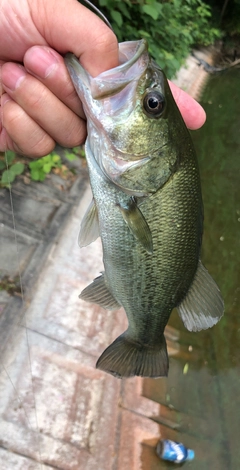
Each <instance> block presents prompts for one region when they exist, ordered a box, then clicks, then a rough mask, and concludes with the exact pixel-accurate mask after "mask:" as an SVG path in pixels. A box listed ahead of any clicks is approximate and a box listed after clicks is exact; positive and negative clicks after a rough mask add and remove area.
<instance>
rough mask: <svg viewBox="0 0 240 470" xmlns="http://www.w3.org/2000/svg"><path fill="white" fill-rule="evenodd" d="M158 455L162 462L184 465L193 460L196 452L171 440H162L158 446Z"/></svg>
mask: <svg viewBox="0 0 240 470" xmlns="http://www.w3.org/2000/svg"><path fill="white" fill-rule="evenodd" d="M156 451H157V455H158V456H159V457H160V458H161V459H162V460H169V461H170V462H174V463H182V462H186V461H187V460H188V461H189V460H193V459H194V457H195V453H194V450H192V449H188V448H187V447H185V446H184V445H183V444H182V443H181V442H174V441H171V440H169V439H162V440H161V441H159V442H158V444H157V448H156Z"/></svg>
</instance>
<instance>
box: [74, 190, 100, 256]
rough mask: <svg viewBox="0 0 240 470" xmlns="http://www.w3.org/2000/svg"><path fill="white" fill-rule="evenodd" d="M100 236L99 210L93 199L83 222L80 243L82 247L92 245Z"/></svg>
mask: <svg viewBox="0 0 240 470" xmlns="http://www.w3.org/2000/svg"><path fill="white" fill-rule="evenodd" d="M99 236H100V233H99V225H98V211H97V207H96V204H95V202H94V199H92V201H91V203H90V205H89V207H88V209H87V211H86V214H85V215H84V217H83V219H82V223H81V228H80V233H79V237H78V244H79V246H80V248H82V247H83V246H87V245H90V243H92V242H94V241H95V240H96V239H97V238H98V237H99Z"/></svg>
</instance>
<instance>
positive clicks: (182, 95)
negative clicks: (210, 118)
mask: <svg viewBox="0 0 240 470" xmlns="http://www.w3.org/2000/svg"><path fill="white" fill-rule="evenodd" d="M169 85H170V88H171V91H172V94H173V96H174V99H175V101H176V103H177V105H178V107H179V109H180V112H181V114H182V117H183V119H184V121H185V124H186V126H187V127H188V128H189V129H192V130H194V129H199V128H200V127H202V126H203V124H204V123H205V121H206V113H205V111H204V109H203V108H202V106H201V105H200V104H199V103H198V102H197V101H195V100H194V99H193V98H192V97H191V96H190V95H188V93H186V92H185V91H183V90H181V88H178V86H177V85H175V84H174V83H172V82H169Z"/></svg>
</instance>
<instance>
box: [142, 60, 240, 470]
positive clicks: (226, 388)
mask: <svg viewBox="0 0 240 470" xmlns="http://www.w3.org/2000/svg"><path fill="white" fill-rule="evenodd" d="M239 83H240V70H239V69H238V70H232V71H231V72H230V71H229V72H227V73H224V74H221V75H218V76H215V77H211V78H210V80H209V83H208V85H207V87H206V89H205V92H204V94H203V96H202V101H201V104H202V105H203V107H204V109H205V110H206V112H207V116H208V119H207V123H206V124H205V125H204V127H203V128H202V129H200V130H198V131H195V132H193V133H192V137H193V140H194V143H195V146H196V149H197V154H198V159H199V166H200V173H201V180H202V190H203V201H204V208H205V221H204V237H203V248H202V260H203V263H204V264H205V266H206V267H207V268H208V270H209V272H210V273H211V275H212V276H213V277H214V279H215V280H216V282H217V283H218V285H219V287H220V289H221V292H222V295H223V298H224V301H225V316H224V318H223V319H222V320H221V321H220V322H219V324H218V325H216V326H215V327H214V328H212V329H211V330H208V331H205V332H200V333H188V332H187V331H186V330H185V328H184V326H183V325H182V323H181V321H180V320H179V319H178V316H177V314H176V312H174V313H173V315H172V319H171V322H170V324H171V325H172V326H174V327H177V328H178V329H179V330H180V331H181V336H180V341H179V344H180V351H179V354H178V355H177V356H176V357H172V358H171V360H170V373H169V378H168V380H165V379H164V380H162V379H159V380H156V381H152V380H146V381H145V395H146V396H148V397H149V398H150V397H151V398H154V399H155V400H156V401H158V402H159V403H161V404H162V410H164V413H165V418H164V419H162V418H159V422H160V423H161V424H162V425H164V424H167V426H162V427H161V424H160V431H161V432H162V433H163V434H165V435H164V436H163V437H170V438H171V437H174V438H176V439H178V440H180V441H182V442H184V444H186V445H188V446H189V447H191V448H193V449H194V450H195V453H196V458H195V460H194V461H193V462H191V463H190V462H189V463H186V464H184V465H185V468H191V469H194V470H202V469H206V468H207V469H211V470H215V469H216V470H225V469H232V470H236V469H237V468H240V447H239V436H240V431H239V425H240V352H239V346H240V263H239V258H240V113H239V110H240V89H239ZM168 405H170V410H169V408H168ZM164 406H166V408H165V407H164ZM160 414H161V410H160ZM166 415H167V419H168V420H170V422H168V421H166ZM173 427H175V431H173V430H172V428H173ZM148 452H151V451H150V447H149V449H147V446H145V447H144V448H143V454H142V458H143V461H144V460H145V459H147V458H148V457H147V454H148ZM152 462H153V463H152V466H151V470H157V469H159V468H168V467H169V466H173V464H167V463H166V464H165V463H163V464H161V466H160V462H159V461H157V458H156V457H153V455H152Z"/></svg>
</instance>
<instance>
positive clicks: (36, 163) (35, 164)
mask: <svg viewBox="0 0 240 470" xmlns="http://www.w3.org/2000/svg"><path fill="white" fill-rule="evenodd" d="M28 166H29V168H30V169H31V170H35V169H36V170H37V169H40V168H42V166H43V162H42V158H40V159H39V160H35V161H34V162H30V163H29V164H28Z"/></svg>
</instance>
